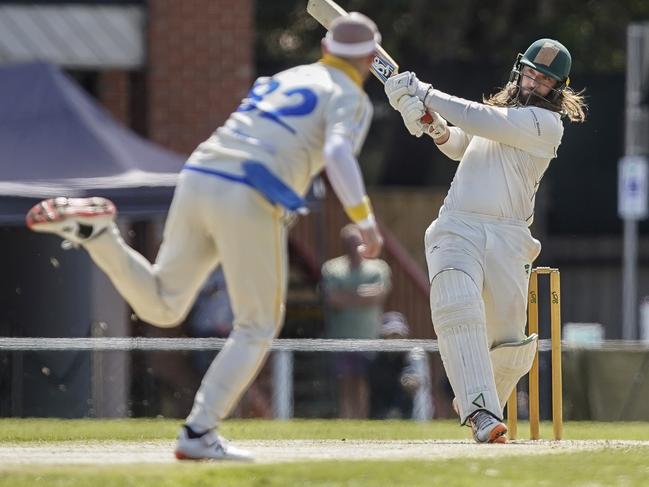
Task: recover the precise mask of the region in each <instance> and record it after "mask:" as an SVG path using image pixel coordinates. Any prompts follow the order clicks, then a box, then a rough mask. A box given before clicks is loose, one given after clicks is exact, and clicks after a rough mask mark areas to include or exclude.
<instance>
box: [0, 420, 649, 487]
mask: <svg viewBox="0 0 649 487" xmlns="http://www.w3.org/2000/svg"><path fill="white" fill-rule="evenodd" d="M179 424H180V423H179V422H178V421H169V420H109V421H101V420H32V419H26V420H14V419H7V420H0V447H4V448H5V449H7V448H8V449H12V448H16V449H19V448H20V447H21V446H22V445H45V446H47V447H48V448H52V447H53V448H54V451H57V449H58V448H60V449H61V451H64V450H65V448H66V445H70V444H78V443H79V442H89V443H92V444H95V445H97V444H98V445H99V446H100V447H101V445H102V443H106V444H108V443H111V442H112V443H113V444H114V443H115V442H120V441H121V442H124V443H125V444H136V445H137V444H138V443H139V442H147V441H151V442H155V441H163V442H169V445H171V441H172V440H173V438H174V436H175V434H176V431H177V428H178V426H179ZM527 431H528V430H527V425H526V424H525V423H520V424H519V435H520V436H522V437H524V434H525V433H526V432H527ZM551 432H552V428H551V425H549V424H544V425H542V434H543V436H544V438H546V439H549V437H550V435H551ZM223 434H224V435H225V436H227V437H229V438H231V439H232V440H240V441H248V440H260V441H269V442H271V443H269V444H272V440H336V441H333V443H327V444H334V445H335V444H337V443H340V442H341V441H342V440H345V441H346V440H350V441H351V440H355V441H363V440H367V448H368V449H370V450H371V448H372V447H373V446H372V442H371V440H383V441H388V440H401V441H403V440H413V441H416V440H431V439H438V440H440V439H444V440H449V441H448V442H440V444H439V448H444V447H445V444H449V445H450V444H453V443H455V444H457V443H465V442H466V441H465V440H466V439H468V438H469V432H468V429H467V428H460V427H458V426H457V423H456V422H453V421H432V422H428V423H415V422H411V421H358V422H356V421H310V420H309V421H301V420H296V421H288V422H280V421H230V422H228V423H226V426H224V428H223ZM565 438H566V440H567V442H562V443H570V441H571V440H610V445H609V444H608V443H606V442H599V443H598V447H597V448H596V449H594V450H593V449H591V450H588V451H581V450H579V449H575V450H574V452H573V451H572V450H570V449H568V450H565V451H563V450H562V451H561V453H556V452H555V453H552V454H541V453H540V451H547V450H543V449H542V448H541V447H540V446H539V452H533V453H532V454H529V455H528V454H524V455H517V456H510V455H508V454H507V453H506V452H507V451H508V450H506V449H502V450H499V451H501V452H502V453H503V455H502V456H501V455H500V454H499V453H497V454H496V456H491V457H488V458H485V457H483V456H482V455H478V454H477V453H482V452H493V451H498V450H496V449H497V448H498V446H497V445H470V448H473V450H471V451H472V452H473V454H471V451H470V452H469V454H468V455H467V456H463V457H461V458H451V459H448V458H439V459H431V460H398V461H386V460H385V459H382V460H380V461H371V460H362V461H349V460H345V459H343V460H337V461H304V462H293V463H278V464H219V463H173V462H169V463H163V464H159V465H158V464H154V465H151V464H128V465H110V466H105V465H101V464H91V465H39V464H12V463H4V464H3V463H0V487H5V486H7V487H9V486H11V487H27V486H30V487H31V486H39V487H40V486H44V487H68V486H75V487H76V486H92V487H100V486H111V487H112V486H115V487H117V486H120V487H123V486H138V487H153V486H155V487H167V486H169V487H171V486H174V487H190V486H191V487H194V486H196V487H198V486H201V487H202V486H212V485H219V486H236V487H238V486H264V487H265V486H278V487H279V486H318V487H319V486H354V487H355V486H359V487H360V486H424V485H425V486H438V485H439V486H442V485H444V486H455V485H458V486H463V485H466V486H475V485H480V486H481V487H482V486H485V487H489V486H498V487H503V486H516V487H524V486H554V485H561V486H562V487H563V486H572V485H574V486H589V487H590V486H617V485H619V486H645V485H647V478H649V423H576V422H571V423H567V424H566V425H565ZM614 440H633V441H636V442H637V443H628V444H621V445H620V444H617V446H615V445H616V443H615V442H614ZM548 444H549V443H547V442H546V443H545V445H546V447H547V445H548ZM165 445H166V443H165ZM433 446H434V448H438V445H437V444H435V445H433ZM532 449H534V448H532ZM165 451H166V450H165ZM169 453H170V452H169Z"/></svg>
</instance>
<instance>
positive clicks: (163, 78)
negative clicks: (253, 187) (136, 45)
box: [146, 0, 254, 154]
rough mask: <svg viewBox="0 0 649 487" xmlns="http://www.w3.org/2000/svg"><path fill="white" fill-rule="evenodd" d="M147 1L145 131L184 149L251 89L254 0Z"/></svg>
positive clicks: (191, 146)
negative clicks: (146, 115)
mask: <svg viewBox="0 0 649 487" xmlns="http://www.w3.org/2000/svg"><path fill="white" fill-rule="evenodd" d="M148 5H149V13H148V32H147V35H148V42H147V44H148V62H147V70H148V71H147V97H148V100H147V107H148V108H147V114H148V117H147V124H146V125H147V133H148V136H149V138H151V139H152V140H153V141H155V142H158V143H160V144H162V145H163V146H165V147H168V148H170V149H172V150H175V151H177V152H180V153H182V154H189V153H190V152H191V151H192V150H193V149H194V148H195V146H196V145H197V144H198V143H199V142H201V141H202V140H204V139H205V138H207V137H208V136H209V134H210V133H211V132H212V131H213V130H214V129H215V128H216V127H218V126H219V125H220V124H221V123H223V121H224V120H225V119H226V117H227V116H228V114H229V113H230V112H231V111H232V110H233V109H234V108H235V107H236V106H237V104H238V102H239V100H240V99H241V98H242V97H243V95H245V94H246V92H247V91H248V88H249V85H250V82H251V77H252V73H253V48H254V45H253V41H254V38H253V36H254V26H253V22H254V18H253V17H254V8H253V0H236V1H232V0H182V1H179V0H150V1H149V2H148Z"/></svg>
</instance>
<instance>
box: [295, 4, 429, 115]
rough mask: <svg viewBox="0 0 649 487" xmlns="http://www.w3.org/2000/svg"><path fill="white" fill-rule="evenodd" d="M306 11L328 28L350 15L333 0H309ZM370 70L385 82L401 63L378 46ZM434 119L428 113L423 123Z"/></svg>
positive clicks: (396, 71)
mask: <svg viewBox="0 0 649 487" xmlns="http://www.w3.org/2000/svg"><path fill="white" fill-rule="evenodd" d="M306 11H307V12H308V13H309V14H310V15H311V17H313V18H314V19H316V20H317V21H318V22H319V23H320V25H322V26H323V27H324V28H325V29H327V30H329V26H330V25H331V23H332V22H333V21H334V20H335V19H337V18H338V17H342V16H344V15H348V14H347V11H346V10H345V9H343V8H342V7H341V6H340V5H338V4H337V3H336V2H334V1H333V0H309V3H308V4H307V6H306ZM370 71H371V72H372V74H373V75H374V76H376V77H377V78H378V79H379V81H380V82H381V83H383V84H385V82H386V81H387V80H388V78H389V77H390V76H393V75H395V74H397V73H398V72H399V65H398V64H397V62H396V61H395V60H394V59H392V57H391V56H390V55H389V54H388V53H387V52H385V49H383V48H382V47H381V46H378V47H377V48H376V56H374V62H373V63H372V66H370ZM432 121H433V117H432V116H431V115H430V114H428V113H427V114H426V115H424V116H423V117H421V122H422V123H432Z"/></svg>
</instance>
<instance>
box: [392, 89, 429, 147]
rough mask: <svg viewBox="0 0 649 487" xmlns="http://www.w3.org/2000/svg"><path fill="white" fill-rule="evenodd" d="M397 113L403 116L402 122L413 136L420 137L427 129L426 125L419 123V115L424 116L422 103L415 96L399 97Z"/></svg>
mask: <svg viewBox="0 0 649 487" xmlns="http://www.w3.org/2000/svg"><path fill="white" fill-rule="evenodd" d="M397 109H398V110H399V113H401V117H402V118H403V123H404V125H405V126H406V128H407V129H408V132H410V134H411V135H414V136H415V137H421V134H423V133H424V132H426V131H427V129H428V126H427V125H424V124H423V123H421V117H423V116H424V114H425V113H426V111H425V110H424V104H423V103H422V102H421V100H420V99H419V98H417V97H416V96H410V95H404V96H402V97H401V98H400V99H399V103H398V105H397Z"/></svg>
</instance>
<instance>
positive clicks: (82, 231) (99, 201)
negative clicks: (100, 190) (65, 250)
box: [25, 197, 117, 245]
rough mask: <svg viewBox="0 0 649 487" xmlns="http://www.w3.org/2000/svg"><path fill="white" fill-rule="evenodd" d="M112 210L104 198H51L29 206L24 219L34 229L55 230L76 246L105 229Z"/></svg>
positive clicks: (114, 211) (46, 231)
mask: <svg viewBox="0 0 649 487" xmlns="http://www.w3.org/2000/svg"><path fill="white" fill-rule="evenodd" d="M116 213H117V211H116V210H115V205H114V204H113V202H112V201H110V200H108V199H106V198H100V197H92V198H54V199H49V200H43V201H41V202H40V203H38V204H37V205H35V206H33V207H32V209H31V210H29V211H28V212H27V216H26V217H25V221H26V223H27V226H28V227H29V228H30V229H31V230H33V231H35V232H45V233H55V234H57V235H59V236H60V237H62V238H63V239H65V240H67V241H69V242H71V243H72V244H74V245H78V244H80V243H83V242H86V241H88V240H90V239H92V238H94V237H96V236H97V235H99V234H100V233H102V232H103V231H104V230H106V228H107V227H108V226H109V225H110V224H111V223H112V222H113V221H114V220H115V215H116Z"/></svg>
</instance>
